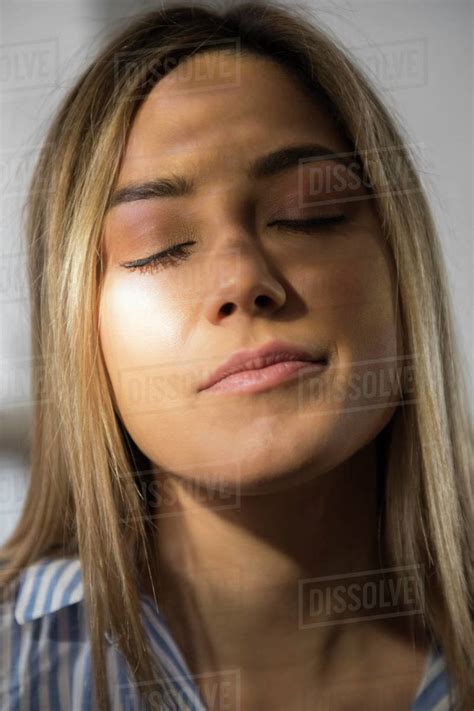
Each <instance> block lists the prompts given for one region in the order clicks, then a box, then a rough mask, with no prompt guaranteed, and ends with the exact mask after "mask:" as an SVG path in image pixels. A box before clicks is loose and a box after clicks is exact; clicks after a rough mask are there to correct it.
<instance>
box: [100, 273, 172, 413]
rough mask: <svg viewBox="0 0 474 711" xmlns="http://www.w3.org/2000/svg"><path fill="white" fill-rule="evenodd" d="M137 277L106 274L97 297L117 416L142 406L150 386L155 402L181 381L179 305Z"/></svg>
mask: <svg viewBox="0 0 474 711" xmlns="http://www.w3.org/2000/svg"><path fill="white" fill-rule="evenodd" d="M143 281H144V282H145V281H146V280H145V279H144V280H143ZM137 282H138V278H130V279H127V278H122V277H121V276H120V277H116V276H115V275H113V274H110V275H108V276H106V278H105V280H104V284H103V288H102V293H101V299H100V308H99V318H100V321H99V332H100V341H101V347H102V352H103V355H104V360H105V364H106V367H107V370H108V372H109V375H110V379H111V382H112V386H113V390H114V394H115V398H116V401H117V404H118V407H119V410H120V411H121V413H122V415H125V414H126V413H129V414H134V413H135V414H138V413H140V412H141V411H145V410H146V409H147V407H148V405H149V403H147V398H148V397H149V393H150V392H151V390H153V392H154V393H155V394H156V397H158V401H155V403H154V406H159V404H160V402H161V403H162V404H164V403H165V401H169V400H170V398H173V397H174V398H175V397H176V395H177V392H179V390H180V387H182V386H183V385H184V384H183V383H182V382H181V380H180V373H179V367H178V368H177V360H178V354H179V344H180V343H182V339H183V335H182V331H183V325H182V316H181V315H180V311H179V308H178V306H177V305H175V306H174V307H173V304H172V303H170V302H169V301H166V299H163V298H160V295H159V294H157V292H156V288H155V289H154V288H153V287H152V285H146V284H145V283H144V284H140V283H137ZM159 393H161V394H159Z"/></svg>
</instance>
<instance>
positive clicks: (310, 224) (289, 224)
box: [268, 215, 347, 232]
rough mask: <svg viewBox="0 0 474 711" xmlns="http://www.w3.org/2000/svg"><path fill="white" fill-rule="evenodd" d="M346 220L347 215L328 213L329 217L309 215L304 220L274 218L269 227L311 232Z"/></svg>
mask: <svg viewBox="0 0 474 711" xmlns="http://www.w3.org/2000/svg"><path fill="white" fill-rule="evenodd" d="M346 220H347V215H330V216H329V217H309V218H308V219H306V220H274V221H273V222H270V223H269V225H268V226H269V227H273V226H276V227H281V228H286V229H290V230H297V231H299V232H311V231H312V230H315V229H317V228H319V227H325V226H330V225H338V224H341V223H343V222H345V221H346Z"/></svg>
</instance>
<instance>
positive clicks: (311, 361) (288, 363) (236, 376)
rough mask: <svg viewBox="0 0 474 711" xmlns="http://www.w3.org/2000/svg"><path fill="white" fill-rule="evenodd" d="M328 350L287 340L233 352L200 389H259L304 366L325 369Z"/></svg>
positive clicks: (307, 368) (312, 368)
mask: <svg viewBox="0 0 474 711" xmlns="http://www.w3.org/2000/svg"><path fill="white" fill-rule="evenodd" d="M327 363H328V352H327V351H325V350H322V349H319V350H318V351H315V352H310V351H309V350H306V349H305V348H302V347H301V346H298V345H296V344H294V343H289V342H286V341H278V340H276V341H269V342H268V343H265V344H264V345H263V346H261V347H260V348H257V349H254V350H248V349H243V350H239V351H237V352H236V353H234V354H232V355H231V357H230V358H229V359H228V360H226V361H225V363H223V364H222V365H220V366H219V367H218V368H217V369H216V370H215V371H214V372H213V373H211V375H210V376H209V377H208V378H207V379H206V380H205V381H204V382H203V383H201V385H200V386H199V388H198V392H201V391H203V390H210V389H212V390H239V391H246V392H257V391H259V390H264V389H266V388H267V387H270V386H272V385H275V384H278V383H279V382H282V381H283V380H286V379H288V378H289V377H291V376H292V375H294V374H295V373H296V372H298V371H300V370H301V369H304V370H314V371H317V370H321V369H324V368H325V367H326V366H327Z"/></svg>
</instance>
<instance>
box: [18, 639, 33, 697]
mask: <svg viewBox="0 0 474 711" xmlns="http://www.w3.org/2000/svg"><path fill="white" fill-rule="evenodd" d="M32 629H33V626H32V625H28V626H27V627H25V628H23V629H22V630H21V631H20V654H19V659H18V681H19V684H20V689H21V692H22V693H21V697H20V709H21V711H29V707H30V674H29V671H30V670H29V665H28V655H29V652H30V648H31V640H32V634H31V632H32Z"/></svg>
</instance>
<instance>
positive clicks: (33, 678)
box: [28, 619, 42, 711]
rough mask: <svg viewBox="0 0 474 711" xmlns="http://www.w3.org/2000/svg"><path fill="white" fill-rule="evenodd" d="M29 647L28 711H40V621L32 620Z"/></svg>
mask: <svg viewBox="0 0 474 711" xmlns="http://www.w3.org/2000/svg"><path fill="white" fill-rule="evenodd" d="M30 624H31V647H30V650H29V661H28V672H29V682H30V711H41V709H40V708H39V682H40V667H39V656H40V655H39V650H38V647H39V644H38V642H39V638H40V632H41V625H42V620H41V619H40V620H33V621H32V622H31V623H30Z"/></svg>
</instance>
